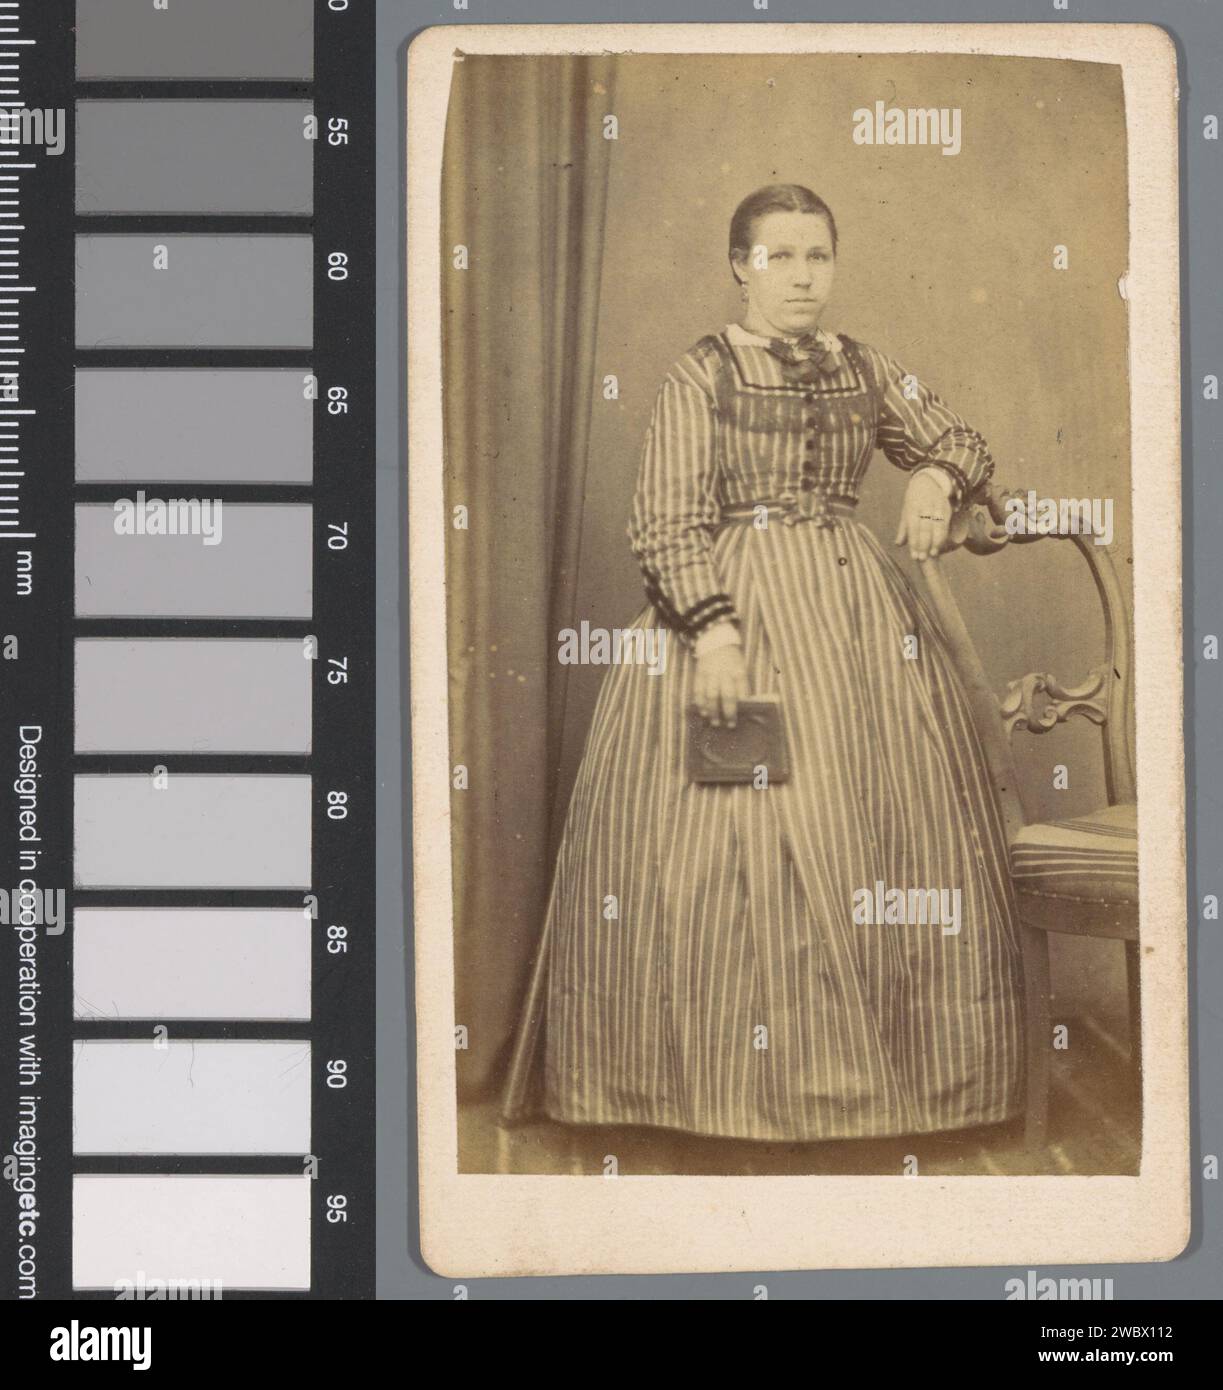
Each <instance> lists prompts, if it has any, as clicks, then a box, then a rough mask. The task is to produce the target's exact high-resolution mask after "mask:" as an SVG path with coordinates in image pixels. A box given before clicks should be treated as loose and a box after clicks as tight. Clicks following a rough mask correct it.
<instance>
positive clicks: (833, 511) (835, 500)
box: [722, 492, 858, 529]
mask: <svg viewBox="0 0 1223 1390" xmlns="http://www.w3.org/2000/svg"><path fill="white" fill-rule="evenodd" d="M857 506H858V502H857V499H856V498H854V497H844V496H841V495H840V494H838V493H828V492H800V493H799V494H798V496H797V497H762V498H760V499H759V500H758V501H755V502H742V503H739V504H738V505H736V506H734V507H726V508H725V509H724V510H723V512H722V521H723V523H730V522H744V521H755V520H756V518H757V517H758V516H759V515H760V509H761V508H764V510H765V511H766V512H767V514H768V515H769V516H779V517H781V519H782V521H783V522H784V523H785V525H787V526H794V525H797V523H798V522H800V521H814V522H815V523H816V525H817V526H823V527H827V528H829V529H831V528H833V527H835V526H836V525H837V517H838V516H852V515H853V514H854V511H855V510H856V509H857Z"/></svg>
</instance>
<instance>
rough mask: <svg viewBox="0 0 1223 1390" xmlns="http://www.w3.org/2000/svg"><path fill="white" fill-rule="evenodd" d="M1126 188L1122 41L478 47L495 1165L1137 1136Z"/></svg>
mask: <svg viewBox="0 0 1223 1390" xmlns="http://www.w3.org/2000/svg"><path fill="white" fill-rule="evenodd" d="M1128 190H1129V171H1128V166H1127V126H1126V99H1125V91H1124V84H1123V81H1122V69H1121V67H1119V66H1117V65H1115V64H1111V63H1105V62H1087V61H1074V60H1067V59H1060V58H1044V57H1001V56H987V55H980V54H972V53H948V54H940V53H907V52H898V53H894V54H892V53H878V52H874V53H862V54H857V53H779V54H769V53H742V54H733V53H730V54H728V53H720V54H703V53H682V54H670V53H621V54H612V53H604V54H591V55H587V56H580V55H566V54H527V55H524V54H518V55H511V54H481V53H475V54H467V55H464V56H462V58H461V60H459V61H456V62H455V63H454V67H453V75H452V78H451V83H450V91H449V101H448V109H447V116H446V126H445V137H444V153H443V158H442V176H441V205H440V225H441V249H440V256H441V259H440V265H441V272H440V294H441V325H442V333H441V367H440V372H441V385H442V421H443V430H444V462H443V464H442V467H443V469H444V529H445V533H446V534H445V608H446V612H445V622H446V634H445V640H446V654H447V672H446V679H447V683H448V727H449V750H448V759H449V764H450V771H451V786H450V788H449V808H450V820H449V841H448V850H449V854H450V872H451V875H452V882H453V969H454V987H455V1005H454V1008H455V1013H454V1019H455V1078H456V1084H457V1116H458V1133H457V1154H458V1171H459V1172H460V1173H483V1174H572V1175H583V1174H584V1175H600V1174H602V1175H604V1176H611V1175H616V1174H623V1175H650V1176H654V1175H711V1176H764V1175H825V1174H836V1175H845V1174H852V1175H904V1174H909V1175H917V1174H920V1175H926V1176H929V1175H950V1176H961V1175H964V1176H967V1175H1028V1174H1052V1175H1057V1174H1070V1175H1101V1174H1108V1175H1132V1174H1136V1173H1138V1172H1139V1169H1140V1161H1141V1154H1142V1145H1143V1120H1144V1115H1143V1103H1142V1096H1143V1074H1144V1037H1143V1030H1142V1026H1141V1020H1142V1013H1143V997H1142V995H1143V991H1142V984H1141V975H1142V970H1141V960H1142V949H1143V933H1142V930H1141V929H1140V922H1139V893H1138V861H1139V846H1138V800H1139V798H1138V789H1137V779H1136V775H1135V766H1136V763H1135V682H1136V677H1140V675H1141V673H1140V672H1138V673H1136V660H1135V642H1134V594H1135V585H1134V507H1133V500H1132V499H1133V490H1132V485H1133V478H1132V474H1131V462H1132V449H1131V423H1132V422H1131V378H1130V371H1131V366H1134V367H1135V368H1136V369H1140V367H1141V357H1138V358H1132V357H1131V355H1130V351H1129V330H1130V321H1129V305H1128V302H1127V274H1128V272H1129V268H1130V263H1129V257H1130V246H1129V191H1128ZM409 255H411V251H409ZM432 466H433V467H434V468H436V467H437V466H438V464H437V461H436V460H435V461H434V462H433V464H432ZM1140 505H1141V499H1140Z"/></svg>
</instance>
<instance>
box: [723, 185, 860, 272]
mask: <svg viewBox="0 0 1223 1390" xmlns="http://www.w3.org/2000/svg"><path fill="white" fill-rule="evenodd" d="M770 212H810V213H814V214H815V215H816V216H817V217H822V218H823V219H824V220H825V221H826V222H827V223H828V230H829V231H830V232H831V233H832V249H833V251H835V250H836V249H837V224H836V219H835V218H834V217H833V215H832V209H831V208H830V207H829V206H828V204H827V203H826V202H825V201H824V200H823V198H821V197H819V196H818V195H817V194H815V193H812V191H811V190H810V189H809V188H804V187H803V185H802V184H801V183H770V184H766V185H765V186H764V187H763V188H758V189H757V190H756V191H755V192H754V193H749V194H748V195H747V197H746V198H744V200H743V201H742V202H741V203H740V204H739V206H738V207H737V208H736V209H735V215H734V216H733V217H732V218H731V219H730V259H731V263H732V264H733V263H734V260H735V257H736V256H740V257H744V256H749V255H751V251H752V246H753V244H754V239H755V228H756V219H757V218H758V217H764V216H765V215H766V214H767V213H770ZM735 278H736V279H738V276H736V277H735Z"/></svg>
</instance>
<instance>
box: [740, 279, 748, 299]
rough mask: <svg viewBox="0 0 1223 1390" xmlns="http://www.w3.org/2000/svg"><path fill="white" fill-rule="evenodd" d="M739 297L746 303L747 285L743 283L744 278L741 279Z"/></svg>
mask: <svg viewBox="0 0 1223 1390" xmlns="http://www.w3.org/2000/svg"><path fill="white" fill-rule="evenodd" d="M739 298H740V299H741V300H742V301H743V302H744V304H746V303H747V286H746V285H745V284H744V283H743V281H742V280H740V281H739Z"/></svg>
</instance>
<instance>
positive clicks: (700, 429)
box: [504, 184, 1023, 1141]
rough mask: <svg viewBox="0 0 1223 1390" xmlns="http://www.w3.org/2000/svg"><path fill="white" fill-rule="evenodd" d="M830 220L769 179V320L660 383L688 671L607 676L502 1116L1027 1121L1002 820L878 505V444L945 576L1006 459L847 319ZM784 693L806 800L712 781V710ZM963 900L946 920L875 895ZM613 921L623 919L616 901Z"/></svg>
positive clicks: (756, 209) (758, 231)
mask: <svg viewBox="0 0 1223 1390" xmlns="http://www.w3.org/2000/svg"><path fill="white" fill-rule="evenodd" d="M836 249H837V233H836V224H835V222H834V220H833V216H832V213H831V211H830V210H829V209H828V207H827V206H826V205H825V204H824V203H823V201H822V200H821V199H819V198H818V197H816V195H815V194H814V193H812V192H811V191H810V190H809V189H806V188H803V187H800V186H798V185H793V184H783V185H773V186H770V187H767V188H762V189H760V190H758V191H757V192H755V193H753V194H752V195H751V196H749V197H748V198H746V199H745V200H744V201H743V203H742V204H741V205H740V206H739V208H738V210H737V212H736V213H735V216H734V219H733V220H732V223H731V231H730V260H731V267H732V270H733V273H734V275H735V277H736V279H737V280H738V281H739V284H740V285H741V287H742V291H743V296H744V300H745V305H746V311H745V314H744V317H743V322H742V324H731V325H728V326H727V327H726V328H725V329H723V330H722V331H721V332H718V333H713V334H710V335H708V336H707V337H705V338H702V339H701V340H700V342H698V343H697V344H696V345H695V346H694V347H693V348H691V349H690V350H689V351H688V352H686V353H685V354H684V355H683V356H682V357H681V358H680V359H679V361H678V362H676V364H675V365H674V367H673V368H672V369H671V371H670V372H669V373H668V374H667V377H666V379H665V380H664V382H663V384H662V387H661V390H660V392H659V395H658V399H657V402H656V405H655V409H654V415H653V419H652V422H651V424H650V428H649V432H648V435H647V438H646V442H645V449H644V454H643V458H642V462H641V470H640V476H639V482H638V487H637V492H636V497H635V501H634V505H633V512H632V520H631V523H630V528H629V535H630V540H631V543H632V547H633V551H634V554H635V555H636V557H637V560H638V562H639V564H640V566H641V569H642V571H643V574H644V577H645V583H646V591H647V595H648V597H649V600H650V604H649V606H648V607H647V608H646V610H645V611H644V612H642V613H641V614H640V615H639V616H638V618H637V620H636V624H635V626H637V627H646V628H652V627H660V626H664V627H666V628H668V629H669V630H670V635H671V636H672V638H673V639H675V638H678V641H676V640H672V641H671V643H670V646H669V650H668V660H667V663H666V669H665V672H664V673H663V674H661V675H658V674H651V673H650V672H649V671H648V670H647V669H646V668H645V667H644V666H640V665H622V666H618V667H614V668H612V670H611V671H610V672H609V674H608V676H607V679H606V680H605V682H604V684H603V687H602V690H601V692H600V695H599V699H598V703H597V706H596V709H595V713H594V718H593V723H592V726H591V729H590V733H589V737H588V741H587V745H586V750H585V754H584V757H583V760H582V765H581V768H580V770H579V773H578V776H577V780H576V783H575V786H574V791H573V795H572V800H571V803H570V806H569V811H568V818H567V821H566V825H565V831H564V836H563V840H562V844H561V848H560V852H559V856H558V861H557V865H556V870H555V877H554V881H553V887H552V895H551V899H550V905H549V909H548V914H547V920H546V924H545V930H544V936H543V942H542V947H541V954H540V958H539V962H538V965H537V968H536V971H535V975H534V979H533V983H532V987H531V991H530V995H529V997H528V1000H527V1004H526V1009H525V1012H524V1018H523V1023H522V1028H521V1031H520V1034H519V1036H518V1039H517V1045H516V1048H515V1053H514V1057H513V1061H512V1065H511V1072H510V1077H509V1085H508V1089H507V1093H506V1097H505V1107H504V1109H505V1115H506V1118H507V1119H509V1120H514V1119H517V1118H522V1117H523V1116H525V1115H526V1114H527V1113H528V1111H529V1107H530V1096H531V1094H532V1080H533V1077H534V1076H535V1069H536V1068H537V1067H538V1066H540V1065H541V1063H542V1067H543V1099H544V1108H545V1110H546V1112H547V1114H548V1115H550V1116H551V1117H553V1118H554V1119H556V1120H560V1121H564V1122H567V1123H571V1124H614V1125H658V1126H665V1127H668V1128H671V1129H676V1130H682V1131H689V1132H692V1133H696V1134H703V1135H720V1136H726V1137H734V1138H740V1139H759V1140H775V1141H776V1140H783V1141H784V1140H789V1141H808V1140H820V1139H834V1138H851V1137H864V1136H879V1135H893V1134H916V1133H924V1132H930V1131H938V1130H952V1129H958V1128H964V1127H968V1126H976V1125H983V1124H988V1123H991V1122H996V1121H1001V1120H1004V1119H1006V1118H1007V1117H1009V1116H1010V1115H1012V1114H1013V1113H1015V1111H1016V1110H1017V1109H1018V1107H1019V1104H1020V1101H1021V1098H1022V1081H1023V1049H1022V1036H1021V1034H1022V1014H1021V969H1020V951H1019V941H1018V933H1017V925H1016V918H1015V914H1014V909H1013V904H1012V900H1011V890H1010V886H1009V878H1008V873H1007V852H1006V843H1005V837H1004V833H1003V828H1002V822H1001V817H1000V815H999V813H998V809H997V806H996V804H995V801H994V798H993V793H992V790H991V787H990V783H989V780H988V776H987V773H986V769H985V764H984V759H983V755H982V752H981V748H980V745H979V742H978V739H977V736H976V733H975V731H974V729H973V726H972V723H971V720H970V717H969V712H968V705H967V702H966V700H965V697H964V694H963V692H962V689H961V687H960V685H959V682H958V680H957V677H956V674H955V672H954V669H953V667H952V663H951V660H950V658H949V656H948V653H947V649H946V645H945V642H944V640H943V637H942V635H941V633H940V631H939V629H938V626H937V623H936V621H935V619H934V618H933V616H932V614H931V612H930V610H929V609H928V608H927V607H926V606H925V604H924V603H923V602H922V601H921V599H920V598H919V597H918V595H917V594H915V593H914V591H913V590H912V588H911V587H910V585H909V583H908V582H907V580H906V578H905V577H904V574H903V572H902V571H901V570H900V569H899V567H898V566H897V565H896V563H895V562H894V561H893V559H892V558H891V557H890V555H889V554H888V553H887V552H886V551H885V549H884V548H883V546H881V544H880V543H879V541H878V540H877V539H876V538H875V536H874V535H873V534H872V533H871V532H870V531H869V530H868V529H867V528H866V527H865V526H864V525H862V524H861V523H860V522H859V521H857V520H856V518H855V516H854V509H855V507H856V504H857V499H858V492H859V488H860V486H861V483H862V479H863V476H864V475H865V473H866V469H867V466H868V465H869V463H870V461H871V458H872V455H873V453H874V451H875V450H876V449H880V450H882V451H883V453H884V454H885V455H886V456H887V458H888V459H889V460H890V461H891V462H892V463H893V464H895V465H897V466H898V467H900V468H902V469H905V470H906V471H908V472H909V473H910V474H911V478H910V481H909V484H908V489H907V492H906V495H905V500H904V504H903V507H902V510H901V516H900V521H899V527H898V531H897V535H896V540H897V542H898V543H907V544H908V546H909V548H910V551H911V553H912V554H913V555H914V557H915V558H916V559H918V560H919V561H920V560H925V559H926V558H928V557H932V556H934V555H936V554H937V553H938V551H939V549H940V547H941V546H942V544H943V543H944V541H945V540H946V537H947V532H948V526H949V523H950V520H951V515H952V512H953V510H954V509H955V508H956V507H958V506H959V505H961V504H962V503H963V502H964V501H965V500H966V499H967V498H968V497H970V496H971V494H972V493H973V491H974V490H975V489H976V488H977V487H978V486H979V485H980V484H982V483H983V482H984V481H985V480H986V479H987V478H988V477H989V476H990V473H991V472H992V467H993V465H992V462H991V459H990V456H989V452H988V450H987V448H986V445H985V441H984V440H983V439H982V438H981V436H980V435H979V434H977V433H976V432H975V431H973V430H972V429H970V428H969V427H968V426H967V425H966V424H965V422H964V421H963V420H962V419H961V418H960V417H959V416H958V415H956V414H955V413H953V412H952V411H951V410H949V409H948V408H947V407H946V406H945V405H944V404H943V403H942V402H941V401H940V400H939V399H938V397H937V396H935V395H934V394H933V393H932V392H931V391H929V390H928V389H927V388H926V387H924V386H922V385H921V384H920V383H919V382H917V381H916V380H915V379H914V378H913V377H911V376H910V375H908V374H907V373H906V372H905V371H904V370H903V369H902V368H901V367H900V366H898V365H897V364H896V363H895V362H894V361H892V360H891V359H890V358H888V357H886V356H884V355H883V354H882V353H880V352H878V351H876V350H875V349H874V348H872V347H869V346H867V345H866V344H864V343H860V342H856V341H854V340H853V339H851V338H848V337H846V336H844V335H834V334H832V333H830V332H828V331H826V330H825V329H823V328H822V327H821V326H820V321H821V317H822V314H823V311H824V307H825V305H826V303H827V301H828V297H829V295H830V293H831V289H832V283H833V275H834V270H835V265H836ZM762 694H769V695H775V696H776V697H777V698H778V700H779V704H780V709H781V719H782V723H783V725H784V729H785V735H786V740H787V743H788V746H789V755H790V775H789V777H788V779H787V780H786V781H785V782H773V783H771V784H769V785H767V786H763V787H762V786H759V785H755V784H749V783H744V784H739V785H709V784H706V783H701V782H694V781H692V780H690V778H689V770H688V762H687V756H686V754H687V749H686V739H687V737H688V734H687V731H686V725H687V711H688V710H689V708H690V707H691V706H695V707H696V708H697V709H698V710H699V711H700V713H701V715H702V716H703V717H704V718H705V719H707V720H708V721H709V722H710V723H711V724H715V725H720V724H733V723H735V721H736V719H737V717H738V711H739V705H740V703H741V702H742V701H743V700H744V699H746V698H748V697H749V696H758V695H762ZM880 883H882V884H883V885H885V887H886V889H889V890H890V889H900V890H902V892H905V893H907V892H908V890H910V889H919V890H928V889H935V890H943V891H947V892H949V893H955V892H958V894H959V896H958V898H957V899H956V901H957V902H959V904H960V913H959V924H958V929H956V930H954V931H951V930H948V928H947V924H946V923H940V922H939V921H926V922H924V923H923V922H917V923H914V922H891V923H889V922H876V921H874V920H873V914H871V917H872V920H870V921H869V922H868V921H863V920H862V914H861V913H856V912H855V907H854V904H855V901H856V900H858V899H856V897H855V895H858V897H859V898H860V894H861V890H869V891H871V892H872V893H873V892H874V890H875V887H876V885H878V884H880ZM609 905H610V907H611V909H612V910H611V911H610V912H609Z"/></svg>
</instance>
